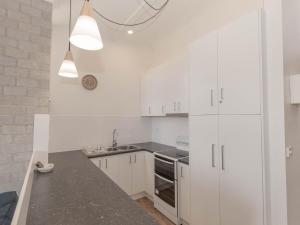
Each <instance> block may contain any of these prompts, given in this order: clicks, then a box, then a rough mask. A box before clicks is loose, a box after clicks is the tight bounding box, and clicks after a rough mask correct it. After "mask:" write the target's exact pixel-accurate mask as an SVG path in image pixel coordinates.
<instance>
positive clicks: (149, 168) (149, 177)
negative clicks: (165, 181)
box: [145, 152, 154, 198]
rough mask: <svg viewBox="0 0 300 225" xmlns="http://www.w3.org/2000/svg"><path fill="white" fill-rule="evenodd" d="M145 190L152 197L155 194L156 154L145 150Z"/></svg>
mask: <svg viewBox="0 0 300 225" xmlns="http://www.w3.org/2000/svg"><path fill="white" fill-rule="evenodd" d="M145 178H146V181H145V185H146V186H145V190H146V193H147V194H148V195H150V197H152V198H153V196H154V156H153V154H152V153H150V152H145Z"/></svg>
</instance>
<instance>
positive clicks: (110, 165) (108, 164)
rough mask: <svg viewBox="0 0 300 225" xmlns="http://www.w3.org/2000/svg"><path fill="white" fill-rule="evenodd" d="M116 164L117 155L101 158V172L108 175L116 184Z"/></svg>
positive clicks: (117, 163) (117, 162)
mask: <svg viewBox="0 0 300 225" xmlns="http://www.w3.org/2000/svg"><path fill="white" fill-rule="evenodd" d="M118 165H119V157H118V156H109V157H105V158H103V159H102V160H101V168H102V170H103V172H104V173H105V174H106V175H107V176H109V177H110V179H112V180H113V181H114V182H115V183H117V184H118V178H119V176H118V175H119V174H118V172H119V171H118Z"/></svg>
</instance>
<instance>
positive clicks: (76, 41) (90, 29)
mask: <svg viewBox="0 0 300 225" xmlns="http://www.w3.org/2000/svg"><path fill="white" fill-rule="evenodd" d="M70 41H71V43H72V44H73V45H75V46H76V47H78V48H82V49H85V50H100V49H102V48H103V42H102V38H101V35H100V32H99V28H98V25H97V22H96V20H95V19H94V17H93V8H92V6H91V3H90V1H89V0H85V1H84V4H83V7H82V9H81V12H80V16H79V17H78V19H77V21H76V24H75V26H74V29H73V31H72V34H71V37H70Z"/></svg>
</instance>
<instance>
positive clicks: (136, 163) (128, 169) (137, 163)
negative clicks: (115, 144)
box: [91, 152, 146, 195]
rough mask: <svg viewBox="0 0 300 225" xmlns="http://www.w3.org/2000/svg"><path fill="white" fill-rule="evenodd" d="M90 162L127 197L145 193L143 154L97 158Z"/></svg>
mask: <svg viewBox="0 0 300 225" xmlns="http://www.w3.org/2000/svg"><path fill="white" fill-rule="evenodd" d="M91 161H92V162H93V163H94V164H95V165H96V166H97V167H98V168H100V169H101V170H102V171H103V172H104V173H105V174H106V175H107V176H109V177H110V178H111V179H112V180H113V181H114V182H115V183H116V184H118V186H119V187H120V188H122V190H123V191H125V192H126V193H127V194H128V195H136V194H139V193H142V192H144V191H145V183H146V182H145V152H135V153H128V154H119V155H113V156H109V157H99V158H93V159H91Z"/></svg>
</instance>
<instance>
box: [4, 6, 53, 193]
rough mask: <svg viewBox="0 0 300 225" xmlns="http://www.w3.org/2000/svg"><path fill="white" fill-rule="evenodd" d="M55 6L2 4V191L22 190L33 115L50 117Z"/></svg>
mask: <svg viewBox="0 0 300 225" xmlns="http://www.w3.org/2000/svg"><path fill="white" fill-rule="evenodd" d="M51 14H52V12H51V4H50V3H48V2H45V1H44V0H0V192H2V191H8V190H16V191H20V189H21V186H22V182H23V178H24V175H25V172H26V167H27V164H28V161H29V159H30V156H31V153H32V144H33V143H32V142H33V140H32V138H33V114H34V113H48V102H49V101H48V96H49V69H50V43H51V40H50V39H51Z"/></svg>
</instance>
